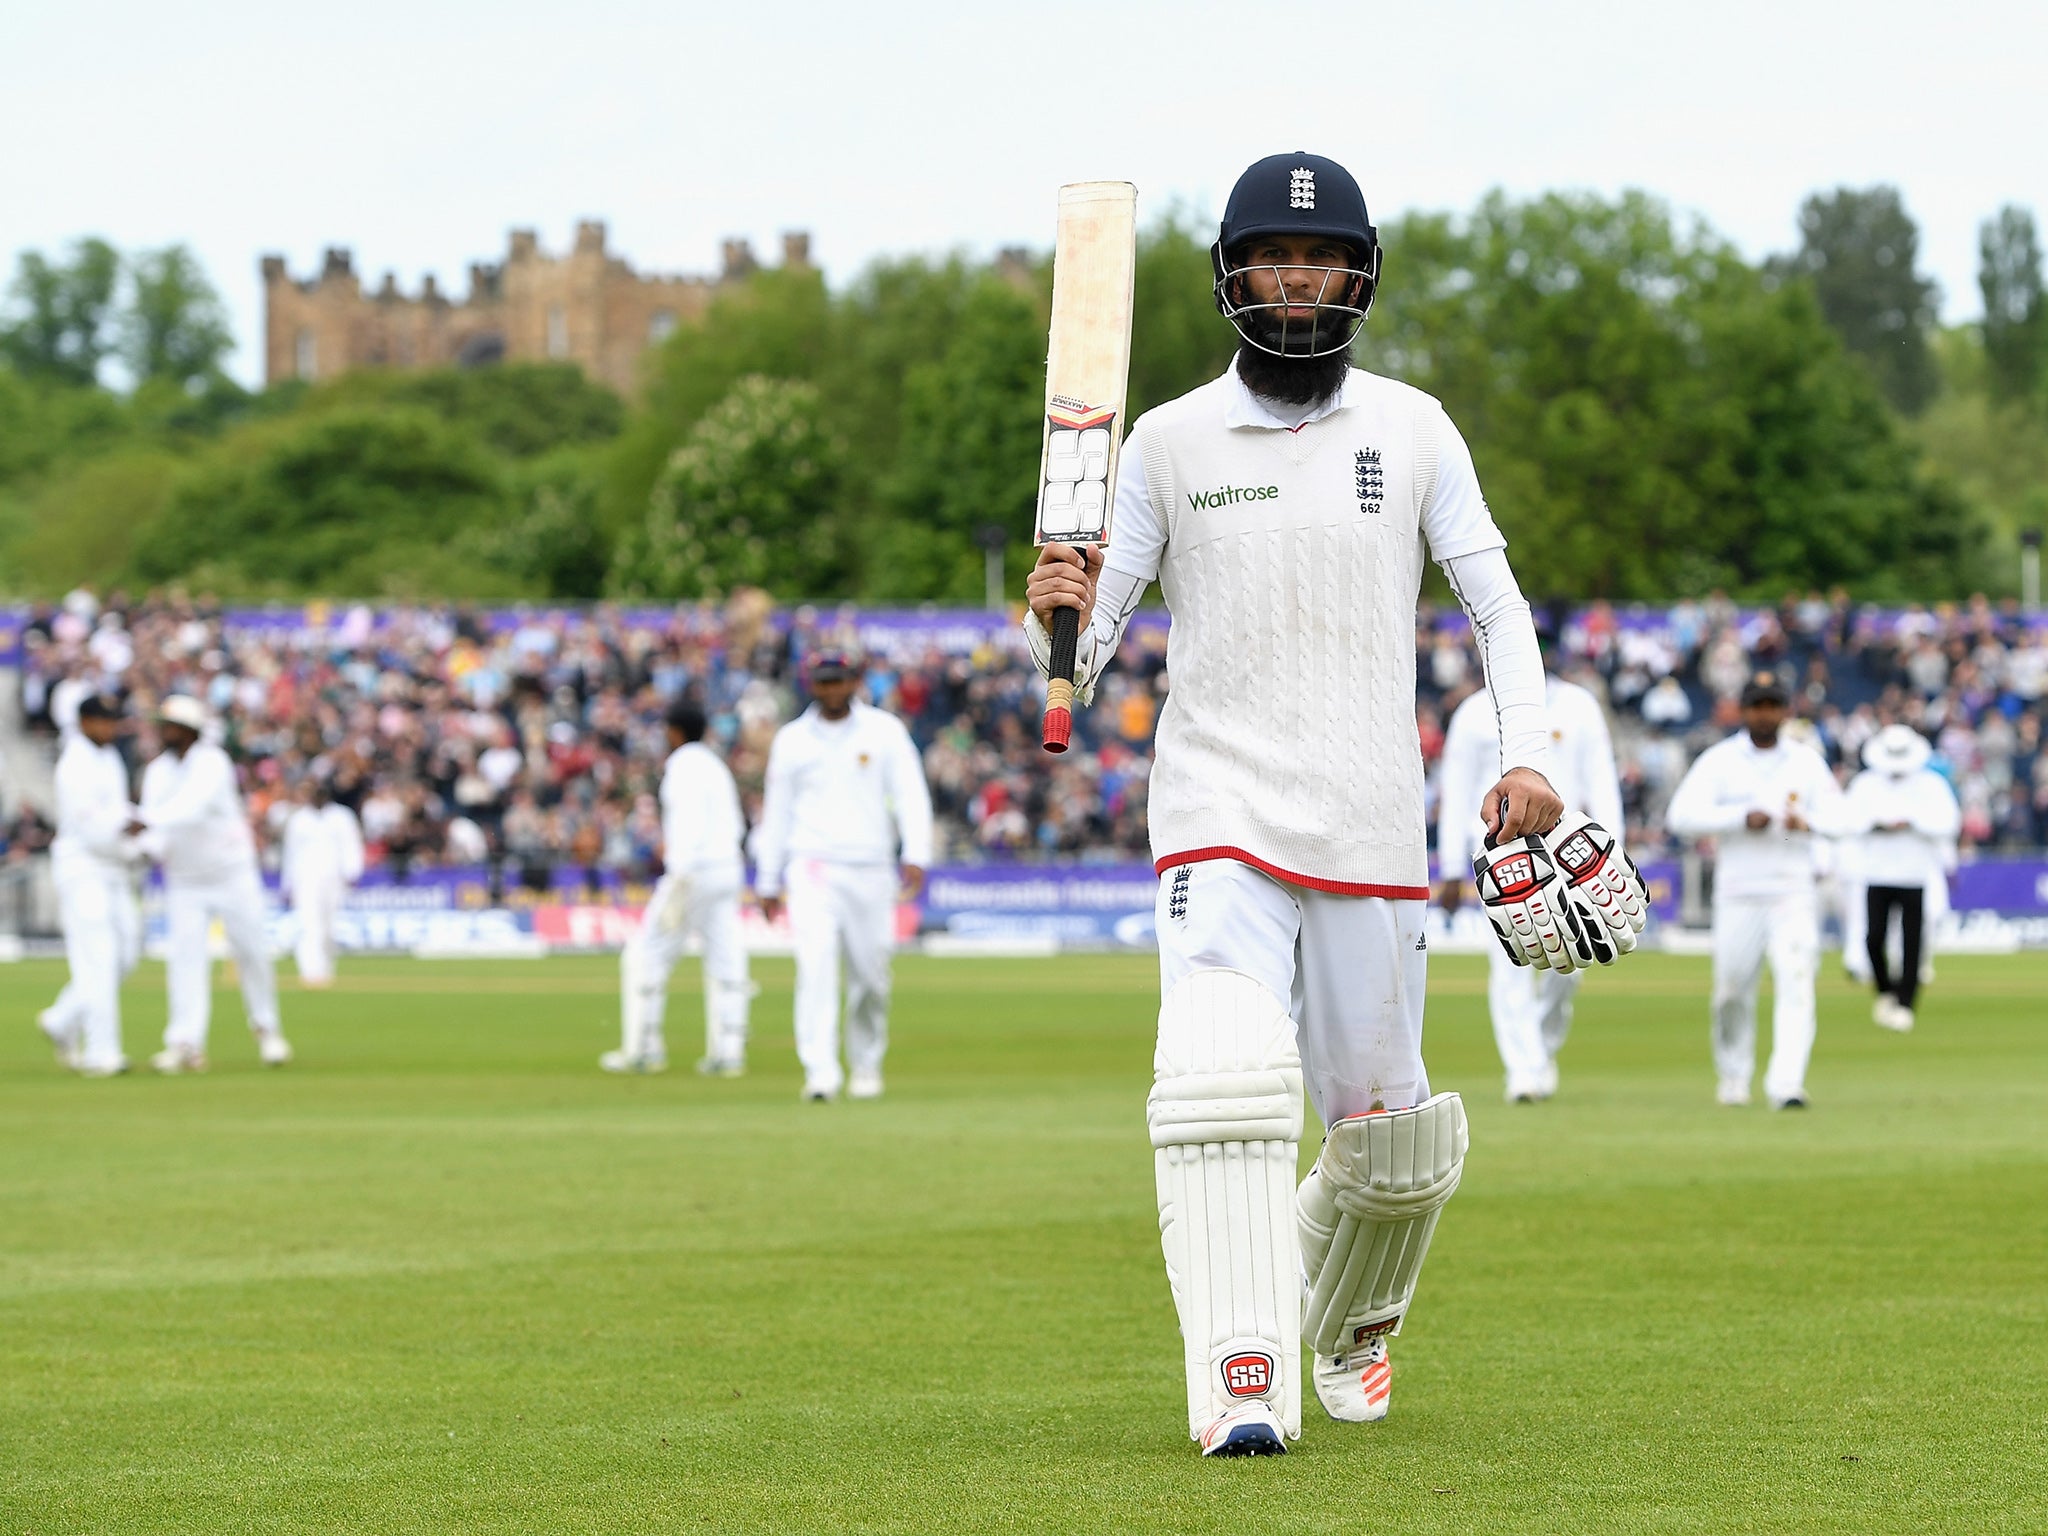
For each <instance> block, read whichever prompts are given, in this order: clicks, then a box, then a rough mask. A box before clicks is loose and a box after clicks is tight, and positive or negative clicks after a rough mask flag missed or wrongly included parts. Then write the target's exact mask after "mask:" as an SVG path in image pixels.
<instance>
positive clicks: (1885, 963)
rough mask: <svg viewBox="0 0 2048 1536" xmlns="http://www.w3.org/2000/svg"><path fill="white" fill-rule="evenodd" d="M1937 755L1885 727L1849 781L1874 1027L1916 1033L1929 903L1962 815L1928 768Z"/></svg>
mask: <svg viewBox="0 0 2048 1536" xmlns="http://www.w3.org/2000/svg"><path fill="white" fill-rule="evenodd" d="M1933 755H1934V749H1933V748H1932V747H1930V746H1928V744H1927V738H1926V737H1925V736H1922V735H1921V734H1920V733H1919V732H1918V731H1916V730H1914V729H1913V728H1912V727H1911V726H1909V725H1888V726H1886V727H1885V728H1884V729H1883V730H1881V731H1879V732H1878V733H1877V734H1876V735H1875V736H1873V737H1871V738H1870V740H1869V741H1868V742H1866V743H1865V744H1864V747H1863V771H1862V772H1861V773H1859V774H1857V775H1856V777H1855V778H1854V779H1852V780H1850V781H1849V828H1850V830H1851V831H1852V832H1854V833H1856V834H1857V835H1858V837H1859V840H1860V844H1861V846H1860V849H1859V853H1860V859H1859V862H1860V864H1861V866H1862V868H1863V871H1864V878H1865V880H1866V882H1867V884H1866V886H1865V895H1864V915H1865V917H1866V918H1867V926H1866V928H1865V932H1864V940H1863V942H1864V945H1865V952H1866V953H1867V954H1868V956H1869V958H1870V974H1871V978H1872V980H1873V981H1874V982H1875V983H1876V985H1877V1001H1876V1003H1875V1004H1874V1005H1873V1006H1872V1008H1871V1013H1870V1017H1871V1019H1872V1021H1873V1022H1875V1023H1877V1024H1881V1025H1883V1026H1884V1027H1885V1028H1886V1029H1896V1030H1908V1029H1911V1028H1912V1027H1913V1007H1914V1004H1915V1003H1916V1002H1917V1001H1918V999H1919V991H1920V974H1921V971H1920V961H1921V957H1922V955H1924V954H1925V953H1926V950H1925V948H1924V946H1925V944H1926V942H1927V918H1928V907H1929V901H1928V897H1929V895H1930V893H1933V892H1935V891H1937V890H1938V891H1939V892H1940V894H1941V895H1942V896H1946V895H1947V887H1948V866H1949V863H1950V861H1951V860H1952V859H1953V857H1954V851H1955V843H1956V834H1957V833H1958V832H1959V831H1960V830H1961V828H1962V823H1963V813H1962V808H1961V807H1960V806H1958V805H1957V804H1956V796H1955V791H1954V790H1952V789H1950V788H1949V784H1948V780H1947V779H1945V778H1943V777H1942V776H1941V775H1940V774H1938V773H1936V772H1935V771H1934V770H1933V769H1932V768H1930V767H1928V766H1927V765H1928V761H1929V759H1930V758H1932V757H1933ZM1894 917H1897V918H1898V921H1899V937H1900V941H1901V942H1900V956H1899V961H1900V963H1899V969H1898V973H1897V975H1893V973H1892V970H1891V926H1892V919H1893V918H1894Z"/></svg>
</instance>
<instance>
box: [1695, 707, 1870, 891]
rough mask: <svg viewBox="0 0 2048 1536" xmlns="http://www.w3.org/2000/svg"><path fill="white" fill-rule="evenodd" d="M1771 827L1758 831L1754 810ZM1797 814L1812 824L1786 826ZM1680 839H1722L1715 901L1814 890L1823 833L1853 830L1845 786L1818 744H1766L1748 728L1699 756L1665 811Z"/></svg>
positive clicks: (1716, 860) (1717, 841)
mask: <svg viewBox="0 0 2048 1536" xmlns="http://www.w3.org/2000/svg"><path fill="white" fill-rule="evenodd" d="M1752 811H1761V812H1763V814H1764V815H1766V816H1768V817H1770V824H1769V825H1768V826H1765V827H1763V828H1762V829H1760V830H1757V831H1751V830H1750V828H1749V825H1748V818H1749V814H1750V812H1752ZM1788 815H1797V816H1798V817H1799V818H1800V820H1802V821H1804V822H1805V823H1806V824H1807V826H1808V827H1809V828H1810V829H1811V830H1810V831H1805V832H1795V831H1792V830H1791V829H1789V828H1788V827H1787V826H1786V825H1785V820H1786V817H1787V816H1788ZM1664 821H1665V824H1666V825H1667V826H1668V827H1670V829H1671V831H1672V833H1673V835H1674V836H1677V837H1686V838H1698V837H1711V838H1713V839H1714V840H1715V850H1716V851H1715V856H1714V899H1715V900H1716V901H1719V900H1720V899H1721V898H1723V897H1730V898H1734V899H1737V900H1771V899H1775V898H1777V897H1781V896H1794V895H1799V894H1801V893H1802V892H1806V893H1810V892H1811V891H1812V890H1813V888H1814V876H1815V870H1816V867H1817V866H1816V862H1815V858H1816V850H1815V847H1814V839H1815V838H1816V837H1838V836H1840V835H1841V834H1842V833H1843V832H1844V831H1846V830H1847V827H1848V823H1847V819H1846V807H1845V806H1844V803H1843V799H1842V790H1841V786H1839V785H1838V784H1836V783H1835V776H1834V774H1833V772H1832V771H1831V770H1830V769H1829V768H1828V765H1827V760H1826V759H1825V758H1823V757H1822V756H1821V755H1820V754H1819V753H1818V752H1816V751H1814V750H1813V748H1811V747H1808V746H1803V745H1801V744H1800V743H1798V742H1792V741H1787V740H1785V738H1784V737H1782V736H1781V737H1779V738H1778V744H1777V745H1776V746H1774V747H1769V748H1764V747H1759V746H1757V745H1756V743H1755V742H1753V741H1752V740H1750V737H1749V733H1748V732H1747V731H1743V732H1738V733H1737V734H1736V735H1733V736H1730V737H1729V738H1728V739H1727V740H1726V741H1718V742H1716V743H1714V745H1713V746H1711V747H1709V748H1707V750H1706V751H1704V752H1702V753H1701V754H1700V755H1699V756H1698V757H1697V758H1696V759H1694V761H1693V765H1692V767H1691V768H1689V769H1687V770H1686V775H1685V777H1684V778H1683V779H1681V780H1680V781H1679V785H1678V789H1677V791H1676V792H1675V793H1673V795H1672V796H1671V804H1670V806H1669V808H1668V809H1667V810H1666V811H1665V813H1664Z"/></svg>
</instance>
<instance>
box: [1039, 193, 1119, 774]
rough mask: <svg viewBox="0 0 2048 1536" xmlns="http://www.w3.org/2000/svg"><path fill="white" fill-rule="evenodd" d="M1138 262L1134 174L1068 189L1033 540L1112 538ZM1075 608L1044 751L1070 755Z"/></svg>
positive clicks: (1052, 692) (1057, 644) (1050, 700)
mask: <svg viewBox="0 0 2048 1536" xmlns="http://www.w3.org/2000/svg"><path fill="white" fill-rule="evenodd" d="M1137 262H1138V189H1137V188H1136V187H1134V186H1132V185H1131V184H1130V183H1129V182H1128V181H1077V182H1072V183H1070V184H1069V185H1067V186H1064V187H1061V188H1060V222H1059V235H1058V238H1057V239H1056V241H1055V242H1054V245H1053V255H1052V332H1051V335H1050V337H1049V338H1048V340H1047V344H1046V357H1045V443H1044V448H1043V450H1042V452H1041V454H1040V457H1039V469H1038V526H1037V528H1036V530H1035V532H1034V534H1033V536H1032V542H1033V543H1034V544H1036V545H1038V546H1039V547H1040V548H1043V547H1044V546H1045V545H1047V544H1052V543H1059V544H1074V545H1087V544H1092V545H1095V546H1096V547H1098V548H1100V547H1102V546H1104V545H1107V544H1108V543H1109V523H1110V514H1111V512H1112V511H1113V510H1114V508H1115V505H1116V460H1117V450H1118V449H1119V448H1120V447H1121V446H1122V444H1123V438H1124V420H1123V415H1124V394H1125V390H1126V388H1127V386H1128V383H1129V378H1130V370H1131V281H1132V277H1133V274H1134V273H1135V271H1136V269H1137ZM1080 637H1081V615H1080V612H1079V611H1078V610H1077V609H1073V608H1061V609H1059V610H1057V611H1056V612H1055V613H1054V614H1053V622H1052V680H1051V681H1050V682H1049V683H1047V685H1046V690H1045V731H1044V742H1045V750H1046V751H1048V752H1064V751H1066V750H1067V743H1068V741H1069V740H1070V739H1071V738H1072V735H1073V729H1074V652H1075V648H1076V646H1077V645H1078V644H1079V642H1080Z"/></svg>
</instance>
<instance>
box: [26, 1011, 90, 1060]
mask: <svg viewBox="0 0 2048 1536" xmlns="http://www.w3.org/2000/svg"><path fill="white" fill-rule="evenodd" d="M56 1014H57V1010H56V1009H54V1008H45V1009H44V1010H43V1011H42V1012H41V1013H39V1014H37V1015H36V1028H37V1029H40V1030H41V1031H42V1032H43V1038H44V1039H45V1040H47V1041H49V1042H50V1049H51V1050H53V1051H55V1052H56V1053H57V1065H58V1066H60V1067H69V1068H71V1069H72V1070H73V1071H74V1072H75V1071H77V1070H78V1053H79V1048H80V1047H81V1046H82V1045H83V1044H84V1043H85V1031H84V1029H83V1028H81V1027H80V1026H79V1025H76V1024H71V1025H67V1024H65V1023H64V1021H63V1020H61V1019H59V1018H58V1017H57V1016H56Z"/></svg>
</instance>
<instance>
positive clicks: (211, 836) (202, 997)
mask: <svg viewBox="0 0 2048 1536" xmlns="http://www.w3.org/2000/svg"><path fill="white" fill-rule="evenodd" d="M141 819H142V821H143V822H144V823H145V824H147V826H148V827H149V831H148V833H147V834H146V835H145V842H146V844H148V845H150V846H151V847H152V849H153V851H154V852H156V854H157V856H158V858H160V859H161V860H162V862H163V870H164V927H165V934H164V940H165V952H164V984H165V988H166V990H167V991H168V992H169V993H170V1021H169V1023H168V1024H166V1025H165V1027H164V1047H165V1049H166V1050H171V1051H189V1052H194V1053H199V1054H203V1053H204V1052H205V1050H206V1035H207V1030H208V1027H209V1025H210V1023H211V1021H212V1016H213V959H212V956H211V954H210V953H209V951H208V947H207V934H208V932H209V930H210V928H211V926H212V924H213V921H214V920H215V919H216V918H218V919H219V920H220V925H221V931H222V932H223V934H224V935H225V936H226V938H227V942H228V953H229V955H230V956H232V957H233V959H234V962H235V969H236V971H237V972H238V973H239V974H240V976H241V981H242V1004H243V1007H244V1009H245V1010H246V1011H247V1014H248V1020H249V1027H250V1028H251V1029H253V1030H256V1031H257V1032H259V1033H263V1032H267V1031H275V1030H276V1029H277V1028H278V1016H277V969H276V964H275V962H274V961H273V960H272V958H271V953H270V928H269V922H268V914H267V912H266V909H265V904H264V900H263V881H262V877H261V876H260V875H259V874H258V872H257V868H256V840H255V839H254V838H253V837H252V836H250V833H249V818H248V815H247V813H246V812H245V811H244V810H243V808H242V793H241V790H240V789H238V788H237V787H236V784H235V766H234V764H233V763H231V762H230V761H229V760H228V755H227V753H225V752H223V751H222V750H221V749H220V748H219V747H217V746H215V745H214V744H213V743H212V742H210V741H197V742H194V743H193V744H192V745H191V746H190V747H189V748H187V749H186V752H185V755H184V756H183V757H182V758H180V757H178V756H177V755H176V754H174V753H171V752H160V753H158V754H157V755H156V756H155V757H154V758H152V759H150V763H149V766H148V767H147V768H145V769H144V770H143V773H142V812H141Z"/></svg>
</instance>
